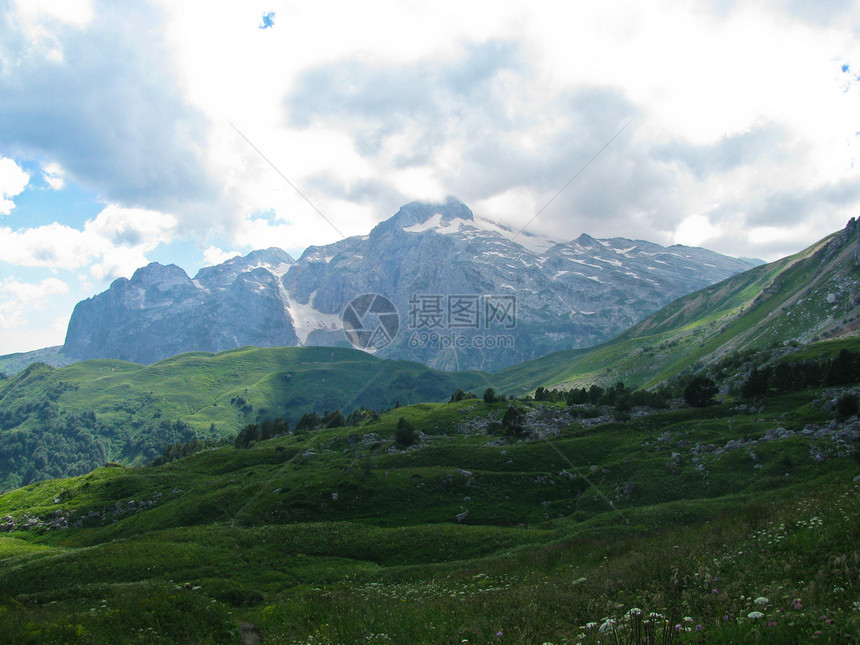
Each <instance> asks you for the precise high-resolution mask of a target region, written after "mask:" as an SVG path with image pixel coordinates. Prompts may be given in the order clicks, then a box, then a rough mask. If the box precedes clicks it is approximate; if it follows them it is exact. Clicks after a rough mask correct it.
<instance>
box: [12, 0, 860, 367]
mask: <svg viewBox="0 0 860 645" xmlns="http://www.w3.org/2000/svg"><path fill="white" fill-rule="evenodd" d="M607 144H608V145H607ZM858 144H860V4H858V3H857V2H846V1H841V0H820V1H817V2H806V1H803V0H761V1H759V0H750V1H736V2H732V1H731V0H711V1H710V2H708V1H706V0H703V1H701V2H695V3H694V2H680V1H679V2H662V1H660V0H657V1H655V2H647V3H644V2H640V1H637V0H617V1H616V0H604V1H601V2H584V1H582V2H571V1H570V0H563V1H558V2H554V1H541V0H538V1H537V2H535V1H534V0H528V1H525V0H522V1H521V0H508V1H507V2H504V3H500V2H497V1H492V2H490V1H482V0H475V1H472V0H457V1H456V2H452V1H448V0H438V1H435V2H432V3H428V2H424V1H421V2H412V1H409V0H391V1H385V0H365V1H364V2H360V3H359V2H354V1H351V0H331V1H326V0H315V1H307V2H306V1H303V0H291V1H284V2H280V1H268V2H258V1H257V0H247V1H243V2H232V1H231V2H220V1H217V0H205V1H203V0H200V1H198V0H163V1H159V0H151V1H148V2H147V1H137V0H123V1H121V2H117V1H115V0H114V1H109V2H108V1H105V2H102V1H100V0H54V1H52V0H0V355H2V354H8V353H13V352H22V351H29V350H33V349H37V348H40V347H46V346H51V345H58V344H62V342H63V339H64V337H65V330H66V326H67V324H68V320H69V317H70V315H71V313H72V310H73V308H74V305H75V303H77V302H78V301H80V300H82V299H84V298H87V297H90V296H93V295H95V294H97V293H99V292H101V291H103V290H105V289H106V288H107V287H108V286H109V285H110V283H111V282H112V281H113V280H115V279H117V278H120V277H130V276H131V274H132V273H133V272H134V270H135V269H136V268H138V267H141V266H144V265H146V264H147V263H149V262H152V261H158V262H162V263H164V264H169V263H174V264H177V265H179V266H181V267H182V268H183V269H185V270H186V271H187V272H188V273H189V274H190V275H192V276H193V275H194V274H195V273H196V271H197V270H198V269H199V268H200V267H202V266H206V265H210V264H215V263H218V262H221V261H223V260H225V259H227V258H229V257H231V256H232V255H235V254H236V253H247V252H249V251H251V250H253V249H256V248H267V247H270V246H280V247H281V248H283V249H285V250H287V251H288V252H289V253H290V254H292V255H293V256H294V257H298V256H299V255H300V254H301V252H302V251H303V250H304V249H305V248H306V247H307V246H309V245H311V244H327V243H331V242H334V241H336V240H338V239H340V238H341V234H343V235H347V236H349V235H361V234H366V233H367V232H369V231H370V229H371V228H372V227H373V226H374V225H375V224H376V223H378V222H380V221H382V220H384V219H387V218H388V217H390V216H391V215H393V214H394V213H395V212H396V211H397V209H398V208H399V207H400V206H401V205H403V204H405V203H408V202H410V201H415V200H420V201H437V200H438V201H444V200H445V198H446V197H448V196H454V197H457V198H458V199H460V200H462V201H464V202H465V203H466V204H467V205H468V206H469V207H470V208H471V209H472V210H473V211H474V213H475V214H476V215H477V216H480V217H485V218H488V219H492V220H496V221H498V222H501V223H503V224H506V225H508V226H511V227H513V228H515V229H516V230H518V229H519V228H521V227H522V226H524V225H526V224H527V223H528V222H530V220H531V223H529V224H528V230H529V231H530V232H533V233H536V234H544V235H549V236H552V237H554V238H556V239H573V238H575V237H577V236H579V234H581V233H583V232H586V233H588V234H590V235H592V236H595V237H604V238H605V237H615V236H619V237H627V238H632V239H646V240H650V241H653V242H657V243H660V244H675V243H677V244H687V245H695V246H704V247H706V248H710V249H713V250H715V251H719V252H721V253H726V254H729V255H734V256H737V257H756V258H761V259H764V260H774V259H777V258H779V257H782V256H785V255H787V254H790V253H793V252H796V251H799V250H801V249H803V248H805V247H806V246H808V245H809V244H811V243H813V242H815V241H816V240H818V239H820V238H821V237H823V236H825V235H827V234H829V233H830V232H832V231H834V230H836V229H838V228H841V227H843V226H844V225H845V223H846V222H847V221H848V219H849V218H850V217H852V216H856V215H860V208H858V206H860V169H858V168H857V167H855V166H856V155H857V151H858ZM571 180H573V181H571ZM568 182H569V183H568ZM565 186H566V187H565ZM562 189H563V190H562ZM559 191H561V193H559ZM320 213H322V215H320ZM538 213H539V214H538ZM536 214H538V216H537V217H535V215H536Z"/></svg>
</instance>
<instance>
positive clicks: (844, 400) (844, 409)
mask: <svg viewBox="0 0 860 645" xmlns="http://www.w3.org/2000/svg"><path fill="white" fill-rule="evenodd" d="M858 410H860V400H858V399H857V395H856V394H852V393H850V392H847V393H845V394H842V395H841V396H839V398H837V399H836V416H837V417H839V418H840V419H847V418H848V417H853V416H854V415H856V414H857V412H858Z"/></svg>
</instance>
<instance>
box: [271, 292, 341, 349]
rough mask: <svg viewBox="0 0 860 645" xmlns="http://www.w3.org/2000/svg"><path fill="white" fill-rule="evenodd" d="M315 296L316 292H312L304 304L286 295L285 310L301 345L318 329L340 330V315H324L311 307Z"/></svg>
mask: <svg viewBox="0 0 860 645" xmlns="http://www.w3.org/2000/svg"><path fill="white" fill-rule="evenodd" d="M316 295H317V292H316V291H314V292H313V293H312V294H311V295H310V298H308V301H307V303H305V304H302V303H301V302H299V301H298V300H296V299H294V298H292V297H290V296H289V295H286V301H287V304H286V305H285V309H286V310H287V313H288V314H289V316H290V318H291V319H292V321H293V328H294V329H295V331H296V336H298V338H299V341H300V342H301V344H302V345H304V344H306V343H307V340H308V336H309V335H310V333H311V332H312V331H316V330H318V329H325V330H329V331H337V330H338V329H340V328H341V320H340V314H325V313H323V312H321V311H318V310H317V309H316V308H315V307H314V306H313V304H312V303H313V301H314V298H315V297H316Z"/></svg>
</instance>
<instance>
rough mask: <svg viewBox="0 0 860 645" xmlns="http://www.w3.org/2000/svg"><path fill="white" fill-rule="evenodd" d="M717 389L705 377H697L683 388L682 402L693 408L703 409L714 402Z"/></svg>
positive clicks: (711, 381) (714, 384)
mask: <svg viewBox="0 0 860 645" xmlns="http://www.w3.org/2000/svg"><path fill="white" fill-rule="evenodd" d="M717 392H719V389H718V388H717V384H716V383H714V381H713V380H712V379H710V378H708V377H707V376H697V377H695V378H694V379H693V380H692V381H690V383H689V385H687V387H685V388H684V401H686V403H687V405H691V406H693V407H694V408H704V407H707V406H709V405H710V404H711V403H713V402H714V396H716V394H717Z"/></svg>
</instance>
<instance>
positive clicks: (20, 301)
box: [0, 278, 69, 329]
mask: <svg viewBox="0 0 860 645" xmlns="http://www.w3.org/2000/svg"><path fill="white" fill-rule="evenodd" d="M68 292H69V285H67V284H66V283H65V282H63V281H62V280H58V279H57V278H46V279H44V280H42V281H41V282H39V283H36V284H28V283H24V282H20V281H18V280H15V279H13V278H6V279H5V280H2V281H0V329H18V328H21V327H25V326H26V319H25V316H24V314H25V311H26V310H27V309H40V308H41V307H42V306H43V304H44V303H45V300H47V299H49V298H50V297H51V296H56V295H63V294H66V293H68Z"/></svg>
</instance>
